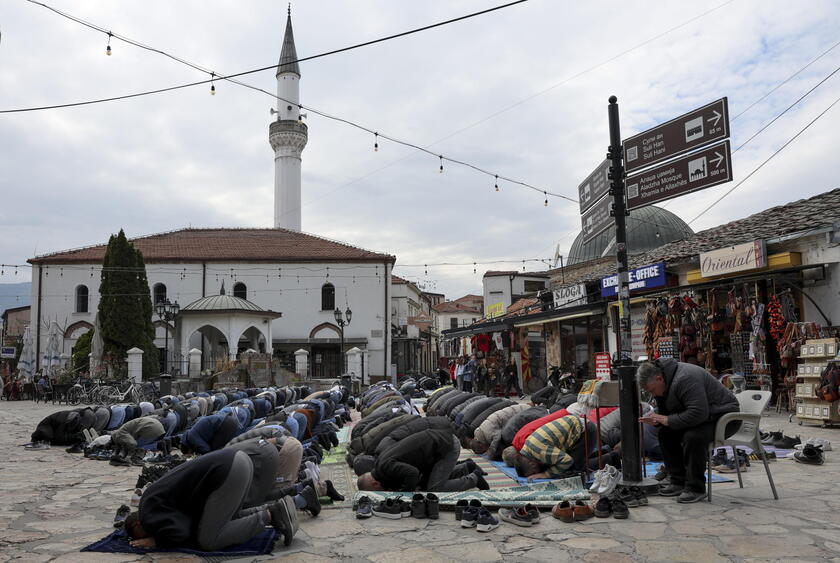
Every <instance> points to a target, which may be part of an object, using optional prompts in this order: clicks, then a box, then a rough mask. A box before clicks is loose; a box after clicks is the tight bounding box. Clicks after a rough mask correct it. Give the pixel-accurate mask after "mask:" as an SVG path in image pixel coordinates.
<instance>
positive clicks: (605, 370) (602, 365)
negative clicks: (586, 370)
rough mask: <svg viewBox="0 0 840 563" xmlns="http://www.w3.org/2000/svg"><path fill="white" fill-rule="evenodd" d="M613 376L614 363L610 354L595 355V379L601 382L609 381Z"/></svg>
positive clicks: (599, 353) (600, 353)
mask: <svg viewBox="0 0 840 563" xmlns="http://www.w3.org/2000/svg"><path fill="white" fill-rule="evenodd" d="M611 374H612V361H611V360H610V355H609V353H608V352H598V353H597V354H595V378H596V379H600V380H601V381H609V380H610V375H611Z"/></svg>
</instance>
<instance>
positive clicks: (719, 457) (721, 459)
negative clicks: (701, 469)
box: [712, 448, 726, 467]
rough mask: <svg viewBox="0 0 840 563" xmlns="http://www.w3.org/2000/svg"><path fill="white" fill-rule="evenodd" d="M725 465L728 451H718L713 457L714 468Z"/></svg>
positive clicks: (722, 449)
mask: <svg viewBox="0 0 840 563" xmlns="http://www.w3.org/2000/svg"><path fill="white" fill-rule="evenodd" d="M725 463H726V449H725V448H718V449H716V450H715V453H714V455H713V456H712V467H717V466H718V465H724V464H725Z"/></svg>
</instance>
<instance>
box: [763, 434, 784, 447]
mask: <svg viewBox="0 0 840 563" xmlns="http://www.w3.org/2000/svg"><path fill="white" fill-rule="evenodd" d="M760 436H761V443H762V445H765V446H772V445H773V443H774V442H776V441H777V440H781V439H782V438H783V437H784V433H783V432H782V431H779V432H767V433H766V435H765V434H760Z"/></svg>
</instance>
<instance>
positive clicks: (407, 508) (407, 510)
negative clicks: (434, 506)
mask: <svg viewBox="0 0 840 563" xmlns="http://www.w3.org/2000/svg"><path fill="white" fill-rule="evenodd" d="M395 500H396V501H397V504H399V505H400V517H402V518H410V517H411V512H412V510H411V503H410V502H406V501H404V500H403V499H402V497H397V498H396V499H395Z"/></svg>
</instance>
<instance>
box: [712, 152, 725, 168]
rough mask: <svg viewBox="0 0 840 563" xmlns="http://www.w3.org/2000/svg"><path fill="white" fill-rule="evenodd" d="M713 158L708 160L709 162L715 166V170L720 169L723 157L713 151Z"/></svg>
mask: <svg viewBox="0 0 840 563" xmlns="http://www.w3.org/2000/svg"><path fill="white" fill-rule="evenodd" d="M715 156H716V157H717V158H710V159H709V162H713V163H714V165H715V168H720V163H721V162H723V155H722V154H720V153H719V152H717V151H715Z"/></svg>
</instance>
